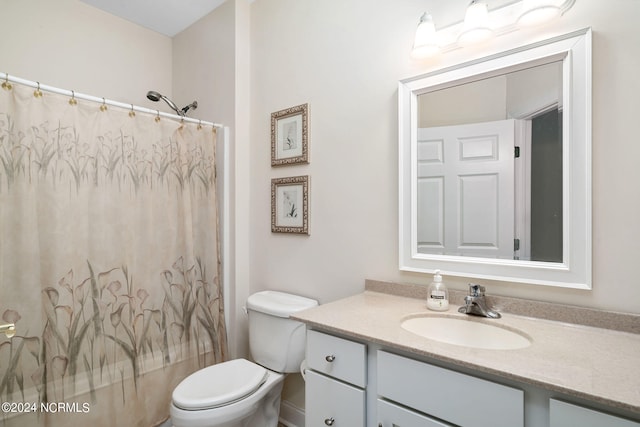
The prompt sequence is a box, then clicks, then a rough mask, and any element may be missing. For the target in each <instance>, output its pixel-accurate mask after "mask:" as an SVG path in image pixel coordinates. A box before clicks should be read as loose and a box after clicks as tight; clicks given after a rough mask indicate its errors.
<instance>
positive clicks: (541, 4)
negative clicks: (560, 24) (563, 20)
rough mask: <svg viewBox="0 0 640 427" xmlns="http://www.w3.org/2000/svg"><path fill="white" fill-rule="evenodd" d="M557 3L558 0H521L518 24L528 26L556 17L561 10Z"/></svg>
mask: <svg viewBox="0 0 640 427" xmlns="http://www.w3.org/2000/svg"><path fill="white" fill-rule="evenodd" d="M559 3H560V2H558V0H523V2H522V13H521V15H520V17H519V18H518V25H519V26H523V27H529V26H533V25H540V24H544V23H545V22H549V21H551V20H553V19H555V18H557V17H558V16H560V13H561V12H562V10H561V9H560V5H559Z"/></svg>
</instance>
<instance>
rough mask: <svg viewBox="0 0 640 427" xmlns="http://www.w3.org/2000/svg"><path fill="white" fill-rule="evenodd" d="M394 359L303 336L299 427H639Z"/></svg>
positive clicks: (365, 346) (545, 394)
mask: <svg viewBox="0 0 640 427" xmlns="http://www.w3.org/2000/svg"><path fill="white" fill-rule="evenodd" d="M397 353H399V351H398V352H396V351H395V350H391V349H389V348H387V347H381V346H380V345H378V344H375V343H371V342H369V343H360V342H355V341H352V340H350V339H345V338H339V337H336V336H333V335H331V334H327V333H323V332H319V331H316V330H308V331H307V355H306V357H307V364H308V367H309V369H308V370H307V373H306V385H305V390H306V423H305V426H306V427H325V426H334V427H484V426H491V427H525V426H526V427H574V426H580V427H640V422H638V421H639V419H638V417H636V416H635V415H634V414H628V413H625V412H618V411H616V410H615V408H611V412H612V413H614V414H615V413H618V414H623V415H622V416H619V415H613V414H607V413H605V412H599V411H598V410H595V409H589V408H585V407H583V406H578V405H576V404H574V403H567V402H564V401H562V400H559V399H562V397H561V396H559V395H558V394H557V393H555V392H552V391H549V390H545V389H542V388H539V387H535V386H530V385H527V384H522V385H520V383H517V382H514V381H508V380H505V381H504V383H509V384H510V385H506V384H503V383H502V382H503V381H501V379H500V378H498V377H495V378H494V376H491V375H485V374H482V373H478V375H477V376H476V375H475V373H474V371H473V370H472V369H461V370H462V371H464V372H460V370H458V369H456V367H454V366H453V365H449V364H444V367H443V366H436V365H434V364H432V363H437V364H438V365H440V364H441V363H439V362H436V361H433V362H432V359H428V358H426V357H422V356H420V355H415V356H413V355H411V353H406V355H400V354H397ZM514 386H515V387H514ZM520 387H522V389H520ZM524 390H526V392H525V391H524ZM525 395H526V399H525ZM569 400H571V399H570V398H569ZM525 406H526V411H525ZM605 411H606V409H605ZM624 414H626V417H627V418H625V415H624ZM629 417H630V418H629Z"/></svg>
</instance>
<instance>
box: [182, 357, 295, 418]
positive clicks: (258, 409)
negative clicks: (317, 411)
mask: <svg viewBox="0 0 640 427" xmlns="http://www.w3.org/2000/svg"><path fill="white" fill-rule="evenodd" d="M284 377H285V375H284V374H281V373H278V372H273V371H270V370H268V369H265V368H263V367H262V366H260V365H257V364H255V363H253V362H249V361H248V360H245V359H235V360H231V361H229V362H224V363H220V364H217V365H213V366H210V367H208V368H205V369H202V370H200V371H197V372H195V373H193V374H191V375H190V376H188V377H187V378H185V379H184V380H183V381H182V382H181V383H180V384H179V385H178V387H176V389H175V390H174V392H173V401H172V403H171V408H170V414H171V421H172V423H173V426H174V427H247V426H252V425H256V426H269V425H274V426H275V425H276V424H277V422H278V412H279V406H280V392H281V391H282V385H283V380H284Z"/></svg>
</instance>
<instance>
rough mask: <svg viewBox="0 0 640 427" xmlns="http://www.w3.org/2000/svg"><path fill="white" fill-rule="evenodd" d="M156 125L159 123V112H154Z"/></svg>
mask: <svg viewBox="0 0 640 427" xmlns="http://www.w3.org/2000/svg"><path fill="white" fill-rule="evenodd" d="M155 121H156V123H158V122H159V121H160V110H156V118H155Z"/></svg>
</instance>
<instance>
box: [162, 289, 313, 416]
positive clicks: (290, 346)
mask: <svg viewBox="0 0 640 427" xmlns="http://www.w3.org/2000/svg"><path fill="white" fill-rule="evenodd" d="M316 305H318V302H317V301H315V300H312V299H309V298H304V297H300V296H297V295H291V294H286V293H283V292H276V291H263V292H258V293H255V294H253V295H251V296H250V297H249V298H248V299H247V311H248V313H249V349H250V351H251V356H252V357H253V359H254V360H255V362H256V363H253V362H250V361H248V360H245V359H235V360H230V361H228V362H224V363H219V364H217V365H213V366H209V367H207V368H204V369H201V370H199V371H196V372H194V373H193V374H191V375H189V376H188V377H187V378H185V379H184V380H183V381H182V382H181V383H180V384H178V386H177V387H176V388H175V390H174V391H173V396H172V399H173V401H172V403H171V409H170V413H171V422H172V423H173V425H174V427H276V426H277V424H278V413H279V409H280V392H281V391H282V384H283V380H284V376H285V373H288V372H298V371H299V369H300V364H301V363H302V361H303V359H304V347H305V338H306V330H305V325H304V324H303V323H300V322H297V321H295V320H291V319H289V316H290V315H291V314H293V313H295V312H297V311H301V310H305V309H307V308H311V307H315V306H316Z"/></svg>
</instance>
